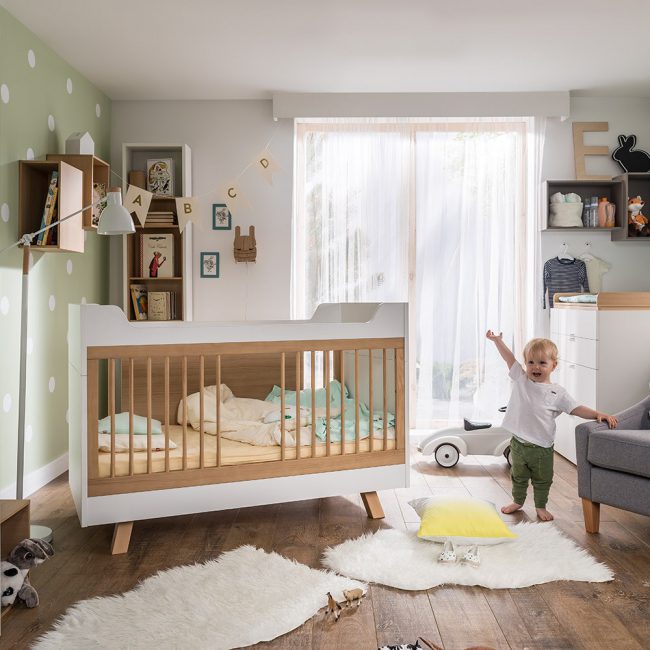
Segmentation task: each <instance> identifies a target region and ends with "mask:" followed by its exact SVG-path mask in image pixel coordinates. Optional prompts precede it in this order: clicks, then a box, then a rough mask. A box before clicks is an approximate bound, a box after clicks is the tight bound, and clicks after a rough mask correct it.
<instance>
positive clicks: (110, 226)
mask: <svg viewBox="0 0 650 650" xmlns="http://www.w3.org/2000/svg"><path fill="white" fill-rule="evenodd" d="M94 205H97V204H91V205H87V206H85V207H83V208H81V209H80V210H77V211H76V212H73V213H72V214H69V215H67V216H66V217H64V218H63V219H59V220H58V221H56V222H54V223H51V224H49V225H48V226H45V227H44V228H41V229H40V230H37V231H36V232H33V233H30V234H25V235H23V236H22V237H21V238H20V239H19V240H18V241H17V242H15V243H14V244H12V245H11V246H9V247H8V248H5V249H4V250H2V251H0V253H4V252H5V251H7V250H10V249H11V248H15V247H16V246H22V247H23V278H22V298H21V317H20V380H19V381H20V384H19V396H18V453H17V463H16V499H22V498H23V487H24V486H23V482H24V470H25V393H26V383H27V323H28V307H29V253H30V248H31V243H32V240H33V239H34V237H36V236H37V235H38V234H39V233H42V232H47V231H48V230H49V229H50V228H54V227H56V226H58V225H59V224H61V223H63V222H64V221H67V220H68V219H71V218H72V217H74V216H75V215H77V214H79V213H80V212H83V211H84V210H87V209H88V208H91V207H93V206H94ZM134 232H135V226H134V225H133V219H132V218H131V215H130V214H129V212H128V211H127V209H126V208H125V207H124V206H123V205H122V192H121V190H120V188H119V187H111V188H110V189H109V190H108V192H107V193H106V207H105V208H104V209H103V210H102V213H101V215H100V217H99V224H98V225H97V234H98V235H128V234H131V233H134ZM30 536H31V537H36V538H39V539H45V540H48V541H50V540H51V538H52V531H51V530H50V529H49V528H47V527H46V526H31V530H30Z"/></svg>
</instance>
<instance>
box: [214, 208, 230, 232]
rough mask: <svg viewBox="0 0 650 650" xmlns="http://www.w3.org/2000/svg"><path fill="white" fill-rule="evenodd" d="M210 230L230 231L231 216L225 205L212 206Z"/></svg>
mask: <svg viewBox="0 0 650 650" xmlns="http://www.w3.org/2000/svg"><path fill="white" fill-rule="evenodd" d="M212 230H232V215H231V214H230V210H229V209H228V206H227V205H226V204H225V203H213V204H212Z"/></svg>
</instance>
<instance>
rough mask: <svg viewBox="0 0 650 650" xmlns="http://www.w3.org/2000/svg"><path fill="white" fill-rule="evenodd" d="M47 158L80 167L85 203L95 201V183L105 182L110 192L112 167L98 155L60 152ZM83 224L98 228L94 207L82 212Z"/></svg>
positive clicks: (90, 227)
mask: <svg viewBox="0 0 650 650" xmlns="http://www.w3.org/2000/svg"><path fill="white" fill-rule="evenodd" d="M46 160H53V161H59V160H62V161H63V162H66V163H68V164H69V165H72V166H73V167H76V168H77V169H80V170H81V171H82V172H83V175H84V179H83V204H84V205H90V204H91V203H92V202H93V184H94V183H103V184H104V189H105V191H106V192H108V188H109V181H110V175H111V167H110V165H109V164H108V163H107V162H104V161H103V160H102V159H101V158H98V157H97V156H91V155H90V154H59V153H48V154H47V156H46ZM81 214H82V225H83V229H84V230H97V224H96V223H95V224H93V209H92V208H88V209H87V210H84V211H83V212H82V213H81Z"/></svg>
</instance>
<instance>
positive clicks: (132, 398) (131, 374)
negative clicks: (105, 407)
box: [129, 358, 135, 476]
mask: <svg viewBox="0 0 650 650" xmlns="http://www.w3.org/2000/svg"><path fill="white" fill-rule="evenodd" d="M134 375H135V359H133V358H131V359H129V476H133V472H134V470H135V467H134V459H133V447H134V445H135V438H134V435H133V413H134V412H135V388H134V383H135V382H134Z"/></svg>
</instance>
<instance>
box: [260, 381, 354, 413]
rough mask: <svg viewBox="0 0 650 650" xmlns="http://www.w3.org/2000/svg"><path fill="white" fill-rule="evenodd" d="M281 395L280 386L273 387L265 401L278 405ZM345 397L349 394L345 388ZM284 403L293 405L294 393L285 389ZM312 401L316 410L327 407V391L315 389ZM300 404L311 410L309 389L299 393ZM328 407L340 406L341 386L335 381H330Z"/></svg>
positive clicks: (294, 400)
mask: <svg viewBox="0 0 650 650" xmlns="http://www.w3.org/2000/svg"><path fill="white" fill-rule="evenodd" d="M281 394H282V389H281V388H280V386H273V388H272V389H271V392H270V393H269V394H268V395H267V396H266V398H265V401H267V402H274V403H275V404H279V403H280V400H281V397H280V396H281ZM345 397H350V392H349V391H348V387H347V386H346V387H345ZM284 401H285V404H291V405H295V404H296V391H295V390H286V389H285V391H284ZM314 401H315V403H316V408H319V407H325V406H327V391H326V390H325V388H317V389H316V390H315V391H314ZM300 404H301V405H303V406H305V407H306V408H311V389H309V388H305V389H304V390H301V391H300ZM330 405H336V406H341V384H340V383H339V382H338V381H337V380H336V379H333V380H332V381H330ZM330 415H331V414H330Z"/></svg>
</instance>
